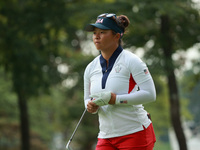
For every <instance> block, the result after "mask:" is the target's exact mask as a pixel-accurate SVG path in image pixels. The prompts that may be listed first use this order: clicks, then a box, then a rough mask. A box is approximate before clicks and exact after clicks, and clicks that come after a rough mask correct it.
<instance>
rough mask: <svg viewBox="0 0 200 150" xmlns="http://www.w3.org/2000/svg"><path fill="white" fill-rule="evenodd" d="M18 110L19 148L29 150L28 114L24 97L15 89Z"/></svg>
mask: <svg viewBox="0 0 200 150" xmlns="http://www.w3.org/2000/svg"><path fill="white" fill-rule="evenodd" d="M17 95H18V105H19V110H20V125H21V126H20V129H21V150H30V135H29V118H28V117H29V116H28V107H27V101H26V98H25V96H24V94H23V92H21V91H20V90H18V91H17Z"/></svg>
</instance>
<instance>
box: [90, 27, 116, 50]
mask: <svg viewBox="0 0 200 150" xmlns="http://www.w3.org/2000/svg"><path fill="white" fill-rule="evenodd" d="M116 35H117V34H113V32H112V30H102V29H99V28H95V30H94V33H93V42H94V44H95V46H96V48H97V49H98V50H101V51H103V50H109V49H110V48H112V47H113V46H114V45H116V44H118V40H119V39H118V38H117V37H116Z"/></svg>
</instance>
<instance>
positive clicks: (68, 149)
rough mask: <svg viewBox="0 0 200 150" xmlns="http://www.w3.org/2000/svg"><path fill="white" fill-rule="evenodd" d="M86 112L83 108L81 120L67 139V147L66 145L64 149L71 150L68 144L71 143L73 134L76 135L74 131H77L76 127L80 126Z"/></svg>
mask: <svg viewBox="0 0 200 150" xmlns="http://www.w3.org/2000/svg"><path fill="white" fill-rule="evenodd" d="M86 111H87V108H85V110H84V112H83V114H82V116H81V118H80V120H79V122H78V124H77V125H76V128H75V130H74V132H73V133H72V136H71V138H70V139H69V141H68V143H67V145H66V149H67V150H72V148H71V147H70V146H69V145H70V143H71V141H72V139H73V137H74V134H75V133H76V131H77V129H78V126H79V125H80V123H81V120H82V119H83V117H84V115H85V113H86Z"/></svg>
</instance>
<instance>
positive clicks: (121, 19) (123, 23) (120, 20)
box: [116, 15, 130, 32]
mask: <svg viewBox="0 0 200 150" xmlns="http://www.w3.org/2000/svg"><path fill="white" fill-rule="evenodd" d="M116 21H117V25H118V26H120V27H121V28H122V29H124V32H125V31H126V30H125V29H126V28H127V27H128V25H129V23H130V21H129V19H128V17H127V16H125V15H120V16H117V19H116Z"/></svg>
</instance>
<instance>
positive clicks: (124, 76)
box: [84, 46, 154, 138]
mask: <svg viewBox="0 0 200 150" xmlns="http://www.w3.org/2000/svg"><path fill="white" fill-rule="evenodd" d="M149 80H152V77H151V75H150V73H149V71H148V68H147V66H146V64H145V63H144V62H143V61H142V60H141V59H140V58H139V57H137V56H136V55H135V54H133V53H131V52H129V51H126V50H123V49H122V48H121V47H120V46H119V47H118V48H117V49H116V51H115V52H114V53H113V55H112V56H111V58H110V59H109V64H108V65H107V63H106V60H105V59H104V58H103V57H102V55H99V56H97V57H96V58H95V59H94V60H93V61H92V62H91V63H90V64H88V66H87V67H86V70H85V73H84V101H85V106H87V102H88V101H89V100H90V98H89V95H91V94H94V93H98V92H104V91H111V92H113V93H115V94H116V95H117V98H116V104H115V105H105V106H101V107H100V108H99V110H98V115H99V129H100V132H99V135H98V138H111V137H118V136H123V135H127V134H131V133H134V132H138V131H141V130H143V126H144V127H146V128H147V127H148V126H149V125H150V123H151V120H150V119H148V117H147V112H146V111H145V110H144V107H143V105H142V104H136V105H133V104H134V102H131V100H130V103H129V99H131V98H132V97H134V94H135V93H136V92H137V91H138V90H139V88H138V85H140V84H143V83H145V82H147V81H149ZM153 88H154V87H153ZM123 95H125V96H124V97H123ZM127 96H129V97H127ZM126 98H127V100H126ZM147 99H148V98H147ZM132 103H133V104H132Z"/></svg>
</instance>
